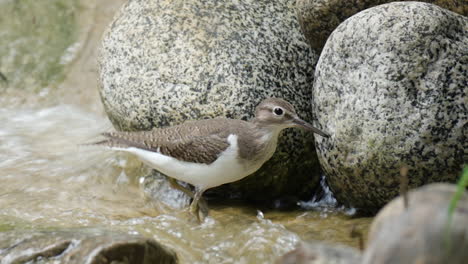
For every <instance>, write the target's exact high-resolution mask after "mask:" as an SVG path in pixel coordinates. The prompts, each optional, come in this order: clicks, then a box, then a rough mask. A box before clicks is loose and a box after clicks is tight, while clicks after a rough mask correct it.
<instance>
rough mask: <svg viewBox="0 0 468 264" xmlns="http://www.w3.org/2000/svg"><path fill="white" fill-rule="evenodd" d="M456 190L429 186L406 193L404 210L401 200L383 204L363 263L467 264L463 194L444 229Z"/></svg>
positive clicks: (467, 208)
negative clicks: (406, 205) (450, 220)
mask: <svg viewBox="0 0 468 264" xmlns="http://www.w3.org/2000/svg"><path fill="white" fill-rule="evenodd" d="M456 189H457V187H456V186H455V185H450V184H431V185H427V186H424V187H421V188H418V189H416V190H412V191H410V192H409V193H408V208H407V209H405V208H404V205H403V198H402V197H399V198H396V199H394V200H393V201H391V202H390V203H389V204H387V205H386V206H385V207H384V208H383V209H382V210H381V211H380V212H379V214H378V215H377V217H376V218H375V219H374V221H373V223H372V226H371V229H370V231H369V239H368V247H367V249H366V251H365V252H364V257H363V258H364V261H363V263H365V264H367V263H368V264H371V263H431V264H438V263H440V264H445V263H451V264H458V263H459V264H465V263H467V261H468V251H467V250H466V249H467V248H468V226H467V223H468V193H467V192H465V193H464V194H463V195H462V197H461V199H460V200H459V201H458V204H457V207H456V209H455V211H454V214H453V218H452V222H451V225H450V229H447V226H448V225H447V221H448V213H449V210H448V208H449V205H450V202H451V200H452V198H453V196H454V194H455V191H456ZM448 230H449V231H448Z"/></svg>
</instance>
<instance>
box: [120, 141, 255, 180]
mask: <svg viewBox="0 0 468 264" xmlns="http://www.w3.org/2000/svg"><path fill="white" fill-rule="evenodd" d="M228 142H229V143H230V146H229V147H228V148H227V149H226V150H225V151H223V152H222V153H221V155H220V156H219V158H218V159H217V160H216V161H214V162H213V163H211V164H200V163H193V162H186V161H180V160H177V159H175V158H172V157H169V156H166V155H163V154H161V153H158V152H152V151H148V150H143V149H139V148H135V147H130V148H114V149H117V150H122V151H127V152H130V153H133V154H135V155H137V156H138V157H139V158H140V159H141V160H142V161H143V162H145V163H146V164H147V165H148V166H150V167H152V168H154V169H156V170H158V171H160V172H161V173H163V174H165V175H167V176H169V177H171V178H175V179H177V180H180V181H184V182H187V183H190V184H192V185H194V186H196V187H198V188H201V189H208V188H212V187H216V186H219V185H222V184H225V183H229V182H234V181H238V180H240V179H242V178H244V177H246V176H248V175H249V174H251V173H253V172H255V171H256V170H258V169H259V168H260V166H261V165H262V164H258V165H250V166H246V165H245V164H241V163H240V162H239V160H238V159H237V155H238V145H237V136H236V135H229V137H228Z"/></svg>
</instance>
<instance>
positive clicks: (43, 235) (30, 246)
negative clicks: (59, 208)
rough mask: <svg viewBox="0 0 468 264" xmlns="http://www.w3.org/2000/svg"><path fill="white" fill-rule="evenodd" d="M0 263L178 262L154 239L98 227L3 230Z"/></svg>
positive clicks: (0, 244)
mask: <svg viewBox="0 0 468 264" xmlns="http://www.w3.org/2000/svg"><path fill="white" fill-rule="evenodd" d="M0 263H67V264H73V263H94V264H101V263H102V264H104V263H129V264H130V263H131V264H150V263H177V256H176V255H175V253H173V252H172V251H170V250H168V249H166V248H164V247H163V246H161V245H160V244H159V243H157V242H156V241H154V240H152V239H148V238H145V237H142V236H138V235H128V234H125V233H119V232H115V231H105V230H98V229H83V228H81V229H63V230H55V231H33V230H27V231H8V232H1V233H0Z"/></svg>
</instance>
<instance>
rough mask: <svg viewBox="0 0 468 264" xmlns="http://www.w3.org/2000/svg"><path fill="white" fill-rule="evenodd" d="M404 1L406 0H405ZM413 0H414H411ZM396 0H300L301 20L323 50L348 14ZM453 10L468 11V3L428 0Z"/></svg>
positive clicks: (317, 48) (313, 42)
mask: <svg viewBox="0 0 468 264" xmlns="http://www.w3.org/2000/svg"><path fill="white" fill-rule="evenodd" d="M403 1H404V0H403ZM410 1H411V0H410ZM389 2H395V1H394V0H354V1H349V0H297V14H298V19H299V24H300V25H301V29H302V31H303V32H304V35H305V36H306V38H307V40H308V42H309V44H310V46H311V47H312V48H313V49H314V50H315V51H316V52H320V51H321V50H322V48H323V46H324V45H325V42H326V41H327V39H328V36H330V34H331V33H332V32H333V30H335V28H336V27H338V25H339V24H340V23H341V22H343V21H345V20H346V19H347V18H348V17H350V16H352V15H354V14H356V13H358V12H360V11H362V10H364V9H367V8H370V7H373V6H376V5H380V4H385V3H389ZM420 2H426V3H432V4H435V5H438V6H440V7H443V8H446V9H449V10H451V11H453V12H456V13H459V14H462V15H464V16H466V15H468V4H466V3H463V2H464V1H460V0H425V1H420Z"/></svg>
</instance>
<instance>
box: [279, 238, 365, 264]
mask: <svg viewBox="0 0 468 264" xmlns="http://www.w3.org/2000/svg"><path fill="white" fill-rule="evenodd" d="M361 259H362V256H361V252H360V251H358V250H357V249H355V248H351V247H347V246H343V245H333V244H327V243H323V242H319V241H315V242H307V243H306V242H302V243H300V244H299V245H298V246H297V248H296V249H294V250H293V251H290V252H288V253H286V254H285V255H284V256H282V257H281V258H279V259H278V260H277V261H276V263H277V264H358V263H361Z"/></svg>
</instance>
